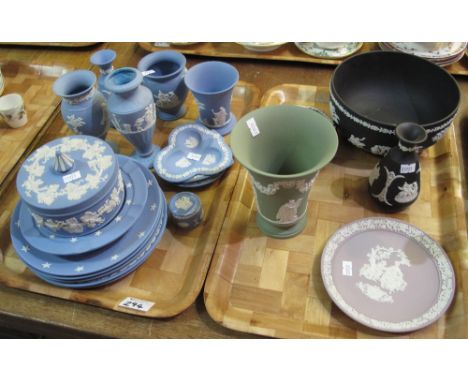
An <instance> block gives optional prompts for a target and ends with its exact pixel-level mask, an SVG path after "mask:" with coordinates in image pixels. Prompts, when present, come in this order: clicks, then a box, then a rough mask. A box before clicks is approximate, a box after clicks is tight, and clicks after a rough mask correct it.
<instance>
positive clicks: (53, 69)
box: [0, 61, 67, 195]
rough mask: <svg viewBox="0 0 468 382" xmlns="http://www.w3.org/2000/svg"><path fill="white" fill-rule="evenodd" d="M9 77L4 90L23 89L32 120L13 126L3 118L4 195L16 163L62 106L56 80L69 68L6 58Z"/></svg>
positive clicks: (0, 184) (0, 186) (0, 171)
mask: <svg viewBox="0 0 468 382" xmlns="http://www.w3.org/2000/svg"><path fill="white" fill-rule="evenodd" d="M0 65H1V67H2V73H3V75H4V77H5V90H4V94H9V93H19V94H20V95H21V96H22V97H23V100H24V105H25V109H26V113H27V116H28V122H27V124H26V125H24V126H22V127H20V128H17V129H12V128H10V127H9V126H8V125H7V124H6V122H5V121H3V120H1V118H0V142H1V145H0V195H1V193H2V192H3V190H4V188H5V184H6V183H8V180H9V179H10V178H11V175H12V173H13V172H14V171H13V170H14V168H15V167H16V164H17V163H18V161H19V160H20V158H22V157H23V156H24V154H25V153H27V152H28V150H30V148H31V147H32V146H33V145H34V143H35V142H37V141H38V139H39V138H40V137H41V135H42V133H43V132H44V130H45V128H46V126H47V122H48V121H49V120H50V119H51V118H52V117H53V116H54V113H56V112H57V111H58V110H56V109H57V106H58V104H59V102H60V101H59V98H58V97H56V96H55V94H54V93H53V91H52V84H53V82H54V81H55V80H56V79H57V77H59V76H60V75H61V74H63V73H64V72H65V71H67V68H65V67H63V66H45V65H33V64H30V65H29V64H24V63H21V62H19V61H6V62H3V63H2V64H0Z"/></svg>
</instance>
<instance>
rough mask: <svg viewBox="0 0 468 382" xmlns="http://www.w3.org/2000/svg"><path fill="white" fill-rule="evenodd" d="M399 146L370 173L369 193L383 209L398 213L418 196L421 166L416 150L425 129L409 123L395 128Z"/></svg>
mask: <svg viewBox="0 0 468 382" xmlns="http://www.w3.org/2000/svg"><path fill="white" fill-rule="evenodd" d="M395 133H396V136H397V138H398V145H397V146H395V147H393V148H392V149H391V150H390V151H389V152H388V154H387V155H386V156H385V157H384V158H383V159H382V160H381V161H380V162H379V163H378V164H377V165H376V166H375V167H374V169H373V170H372V172H371V174H370V175H369V193H370V195H371V197H372V199H373V200H374V201H375V202H376V203H377V204H378V205H379V207H381V208H382V209H383V210H384V211H386V212H398V211H401V210H403V209H405V208H406V207H408V206H409V205H411V204H412V203H414V201H415V200H416V199H417V198H418V195H419V191H420V185H421V180H420V167H419V159H418V151H419V150H420V149H421V148H422V147H423V144H424V142H425V141H426V139H427V133H426V130H425V129H424V128H423V127H422V126H420V125H418V124H416V123H411V122H404V123H401V124H399V125H398V126H397V127H396V130H395Z"/></svg>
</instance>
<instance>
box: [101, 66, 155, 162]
mask: <svg viewBox="0 0 468 382" xmlns="http://www.w3.org/2000/svg"><path fill="white" fill-rule="evenodd" d="M142 81H143V76H142V75H141V73H140V72H139V71H138V70H137V69H135V68H129V67H125V68H120V69H117V70H114V71H113V72H112V73H111V74H110V75H109V76H108V77H107V78H106V81H105V86H106V88H107V89H108V90H109V91H110V96H109V100H108V103H107V108H108V111H109V116H110V119H111V121H112V123H113V125H114V127H115V128H116V129H117V130H118V131H119V132H120V133H121V134H122V135H123V136H124V137H125V138H126V139H127V140H128V141H129V142H130V143H131V144H132V145H133V146H134V147H135V152H134V153H133V154H132V158H133V159H135V160H136V161H138V162H140V163H142V164H143V165H145V166H146V167H147V168H152V166H153V161H154V157H155V156H156V154H157V153H158V151H159V149H160V148H159V147H158V146H156V145H154V144H153V135H154V131H155V129H156V106H155V104H154V101H153V95H152V93H151V91H150V90H149V89H148V88H146V87H145V86H142V85H141V83H142Z"/></svg>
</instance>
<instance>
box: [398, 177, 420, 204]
mask: <svg viewBox="0 0 468 382" xmlns="http://www.w3.org/2000/svg"><path fill="white" fill-rule="evenodd" d="M398 189H399V190H400V192H399V193H398V194H397V195H396V196H395V200H396V201H397V202H398V203H409V202H412V201H413V200H415V199H416V198H417V197H418V192H419V187H418V182H413V183H410V184H408V183H406V182H405V183H404V184H403V186H400V187H398Z"/></svg>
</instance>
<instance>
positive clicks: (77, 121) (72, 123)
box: [66, 114, 86, 134]
mask: <svg viewBox="0 0 468 382" xmlns="http://www.w3.org/2000/svg"><path fill="white" fill-rule="evenodd" d="M66 122H67V125H68V127H70V129H72V130H73V131H74V132H75V133H78V134H79V133H80V127H83V126H85V125H86V122H85V121H84V120H83V118H81V117H76V116H75V114H69V115H67V116H66Z"/></svg>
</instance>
